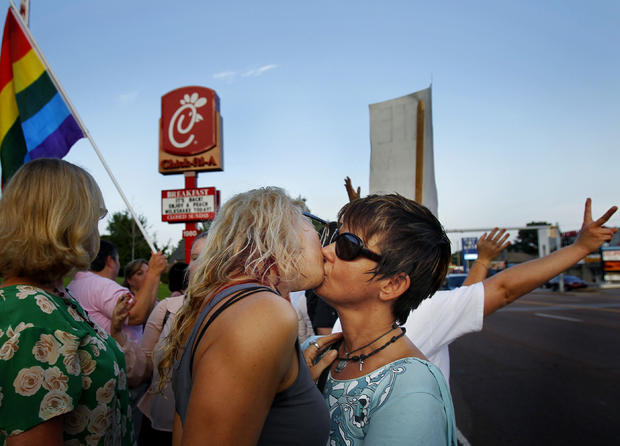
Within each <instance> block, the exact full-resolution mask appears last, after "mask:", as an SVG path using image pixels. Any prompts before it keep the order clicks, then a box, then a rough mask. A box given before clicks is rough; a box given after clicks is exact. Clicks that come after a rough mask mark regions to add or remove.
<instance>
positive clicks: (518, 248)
mask: <svg viewBox="0 0 620 446" xmlns="http://www.w3.org/2000/svg"><path fill="white" fill-rule="evenodd" d="M548 224H549V223H547V222H546V221H531V222H529V223H527V224H526V226H544V225H548ZM508 251H511V252H524V253H526V254H534V255H536V254H538V230H536V229H519V235H518V236H517V238H516V240H515V241H514V242H513V243H512V244H511V245H510V246H509V247H508Z"/></svg>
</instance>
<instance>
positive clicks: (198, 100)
mask: <svg viewBox="0 0 620 446" xmlns="http://www.w3.org/2000/svg"><path fill="white" fill-rule="evenodd" d="M222 170H224V167H223V150H222V118H221V116H220V101H219V98H218V96H217V94H216V93H215V91H213V90H211V89H210V88H205V87H199V86H189V87H182V88H177V89H176V90H172V91H169V92H168V93H166V94H165V95H163V96H162V98H161V119H160V121H159V173H161V174H162V175H171V174H179V173H183V174H184V176H185V189H178V190H162V191H161V199H162V205H161V210H162V212H161V218H162V221H167V222H168V223H185V230H184V231H183V239H184V241H185V262H186V263H189V262H190V255H191V249H192V244H193V242H194V239H195V238H196V236H197V235H198V230H197V227H196V223H197V222H200V221H205V220H213V219H214V218H215V215H216V213H217V211H218V210H219V206H220V191H218V190H216V188H215V187H203V188H199V187H197V180H198V172H204V171H222Z"/></svg>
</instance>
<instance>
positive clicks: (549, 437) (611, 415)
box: [450, 289, 620, 446]
mask: <svg viewBox="0 0 620 446" xmlns="http://www.w3.org/2000/svg"><path fill="white" fill-rule="evenodd" d="M450 354H451V363H452V372H451V379H450V386H451V390H452V396H453V400H454V405H455V412H456V419H457V426H458V428H459V430H460V431H461V433H462V434H463V435H464V437H465V438H466V441H468V442H469V444H471V445H472V446H486V445H494V446H495V445H556V444H558V445H559V444H561V445H572V444H579V445H603V444H604V445H609V444H620V290H619V289H608V290H583V291H574V292H566V293H558V292H551V291H545V290H542V289H539V290H536V291H535V292H533V293H530V294H528V295H526V296H523V297H522V298H521V299H520V300H519V301H518V302H516V303H514V304H512V305H510V306H509V307H506V308H504V309H502V310H500V311H499V312H497V313H496V314H494V315H492V316H490V317H489V318H487V319H486V320H485V324H484V329H483V330H482V331H481V332H480V333H474V334H470V335H467V336H465V337H463V338H461V339H459V340H458V341H456V342H454V343H453V344H452V345H451V346H450ZM464 444H467V443H466V442H464Z"/></svg>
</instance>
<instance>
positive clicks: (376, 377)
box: [323, 358, 456, 446]
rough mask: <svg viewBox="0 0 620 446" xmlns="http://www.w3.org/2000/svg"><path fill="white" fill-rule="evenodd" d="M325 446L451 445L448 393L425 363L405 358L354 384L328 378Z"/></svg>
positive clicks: (452, 424)
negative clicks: (327, 413)
mask: <svg viewBox="0 0 620 446" xmlns="http://www.w3.org/2000/svg"><path fill="white" fill-rule="evenodd" d="M323 396H324V397H325V400H326V401H327V405H328V406H329V416H330V419H331V424H330V432H329V445H330V446H340V445H347V446H360V445H369V446H381V445H385V446H387V445H423V446H431V445H456V424H455V420H454V408H453V406H452V398H451V396H450V390H449V389H448V386H447V384H446V381H445V379H444V377H443V375H442V373H441V371H440V370H439V369H438V368H437V367H436V366H434V365H433V364H431V363H430V362H428V361H423V360H421V359H417V358H404V359H399V360H397V361H394V362H392V363H390V364H387V365H385V366H383V367H381V368H379V369H377V370H374V371H373V372H371V373H369V374H367V375H364V376H362V377H359V378H355V379H348V380H338V379H334V378H333V377H332V376H331V373H330V374H329V377H328V379H327V383H326V386H325V389H324V390H323Z"/></svg>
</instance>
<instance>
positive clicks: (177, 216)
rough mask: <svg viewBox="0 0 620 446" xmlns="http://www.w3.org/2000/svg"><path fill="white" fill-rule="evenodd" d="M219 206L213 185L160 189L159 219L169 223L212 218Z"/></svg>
mask: <svg viewBox="0 0 620 446" xmlns="http://www.w3.org/2000/svg"><path fill="white" fill-rule="evenodd" d="M218 207H219V200H218V199H217V196H216V191H215V188H214V187H201V188H197V189H175V190H162V191H161V220H162V221H167V222H170V223H183V222H188V221H203V220H213V219H214V218H215V213H216V212H217V208H218Z"/></svg>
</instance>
